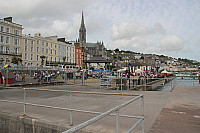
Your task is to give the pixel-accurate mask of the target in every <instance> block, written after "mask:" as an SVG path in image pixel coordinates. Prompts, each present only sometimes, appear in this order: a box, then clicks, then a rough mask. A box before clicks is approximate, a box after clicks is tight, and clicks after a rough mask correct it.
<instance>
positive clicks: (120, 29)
mask: <svg viewBox="0 0 200 133" xmlns="http://www.w3.org/2000/svg"><path fill="white" fill-rule="evenodd" d="M155 33H159V34H165V33H166V30H164V29H163V27H162V26H161V24H159V23H156V24H155V25H154V27H153V28H148V27H145V26H142V25H140V24H138V23H121V24H120V25H119V26H116V25H113V26H112V36H111V37H112V39H113V40H118V39H131V38H133V37H138V36H141V37H144V36H149V35H152V34H155Z"/></svg>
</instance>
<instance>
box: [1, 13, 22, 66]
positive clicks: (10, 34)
mask: <svg viewBox="0 0 200 133" xmlns="http://www.w3.org/2000/svg"><path fill="white" fill-rule="evenodd" d="M22 29H23V28H22V25H20V24H16V23H13V22H12V17H7V18H4V19H0V55H1V57H0V64H1V65H2V66H3V65H5V64H7V65H9V64H11V62H12V58H13V57H14V56H15V57H16V58H17V59H18V60H21V58H22V54H21V52H22V50H21V45H22V44H21V43H22Z"/></svg>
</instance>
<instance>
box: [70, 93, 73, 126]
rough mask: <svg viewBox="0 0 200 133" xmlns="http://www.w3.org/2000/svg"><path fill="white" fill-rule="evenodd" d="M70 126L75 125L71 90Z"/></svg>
mask: <svg viewBox="0 0 200 133" xmlns="http://www.w3.org/2000/svg"><path fill="white" fill-rule="evenodd" d="M70 126H73V121H72V93H71V92H70Z"/></svg>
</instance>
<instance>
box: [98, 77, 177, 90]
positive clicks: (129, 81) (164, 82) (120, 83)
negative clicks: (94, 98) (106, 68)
mask: <svg viewBox="0 0 200 133" xmlns="http://www.w3.org/2000/svg"><path fill="white" fill-rule="evenodd" d="M163 86H169V87H171V89H173V88H174V86H175V77H165V78H144V77H143V78H139V77H138V78H125V77H123V78H113V77H112V78H110V77H109V78H101V80H100V89H102V88H103V87H107V88H109V87H111V88H116V89H121V90H123V89H135V90H144V91H147V90H157V88H158V87H163Z"/></svg>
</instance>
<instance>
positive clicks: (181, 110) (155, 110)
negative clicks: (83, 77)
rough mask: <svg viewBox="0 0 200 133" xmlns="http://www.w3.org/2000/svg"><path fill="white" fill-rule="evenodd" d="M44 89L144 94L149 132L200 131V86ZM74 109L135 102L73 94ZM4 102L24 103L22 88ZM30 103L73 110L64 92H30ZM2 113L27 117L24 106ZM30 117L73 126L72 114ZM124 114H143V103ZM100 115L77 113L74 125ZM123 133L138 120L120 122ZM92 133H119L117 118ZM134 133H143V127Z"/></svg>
mask: <svg viewBox="0 0 200 133" xmlns="http://www.w3.org/2000/svg"><path fill="white" fill-rule="evenodd" d="M39 88H41V89H55V90H73V91H89V92H108V93H109V92H111V93H127V94H144V98H145V103H144V104H145V112H144V113H145V132H149V133H161V132H162V133H165V132H166V133H179V132H180V133H188V132H193V133H199V131H200V87H179V86H177V87H175V88H174V90H173V91H172V92H161V91H159V92H158V91H148V92H144V91H129V90H123V91H121V90H111V89H101V90H100V89H99V86H98V83H93V84H90V85H85V86H82V85H61V86H44V87H39ZM72 97H73V108H76V109H84V110H93V111H102V112H105V111H107V110H109V109H111V108H113V107H115V106H117V105H119V104H121V103H124V102H126V101H128V100H130V99H131V97H125V96H106V95H101V96H97V95H92V94H89V95H84V94H73V96H72ZM0 99H9V100H16V101H23V91H22V90H20V89H4V90H0ZM26 102H31V103H39V104H45V105H51V106H59V107H69V95H68V94H63V93H61V92H46V91H43V92H39V91H27V98H26ZM0 107H1V110H0V113H3V114H9V115H12V116H18V117H24V116H22V115H23V105H20V104H11V103H5V102H0ZM26 112H27V113H26V114H27V116H26V117H29V118H32V119H35V120H36V121H42V122H44V123H48V124H51V125H55V124H56V125H58V126H61V127H64V128H65V129H67V128H70V127H71V126H69V112H67V111H63V110H56V109H48V108H41V107H32V106H27V110H26ZM120 114H129V115H140V114H141V100H139V101H136V102H135V103H132V104H131V105H129V106H128V107H127V108H125V109H122V110H120ZM94 116H96V115H92V114H85V113H75V112H73V124H74V125H77V124H80V123H82V122H84V121H86V120H88V119H90V118H92V117H94ZM119 122H120V132H127V129H129V128H130V127H131V126H132V125H133V124H134V122H135V121H134V120H132V119H126V118H122V119H120V121H119ZM83 130H84V131H86V132H87V131H89V132H102V133H113V132H115V117H113V116H110V117H108V118H104V119H102V120H100V121H99V122H97V123H95V124H93V125H91V126H88V127H86V128H84V129H83ZM134 132H136V133H137V132H138V133H140V132H141V124H140V125H138V126H137V128H136V129H135V130H134Z"/></svg>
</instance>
